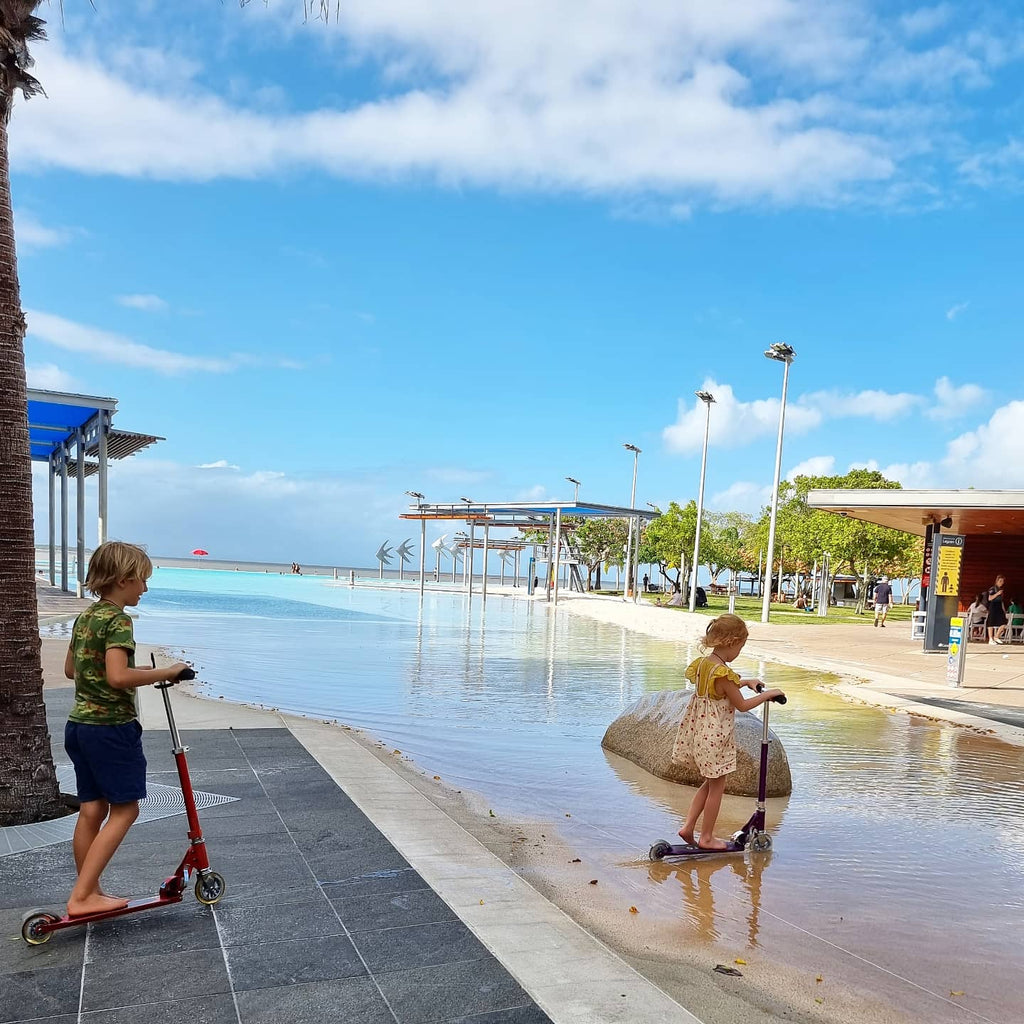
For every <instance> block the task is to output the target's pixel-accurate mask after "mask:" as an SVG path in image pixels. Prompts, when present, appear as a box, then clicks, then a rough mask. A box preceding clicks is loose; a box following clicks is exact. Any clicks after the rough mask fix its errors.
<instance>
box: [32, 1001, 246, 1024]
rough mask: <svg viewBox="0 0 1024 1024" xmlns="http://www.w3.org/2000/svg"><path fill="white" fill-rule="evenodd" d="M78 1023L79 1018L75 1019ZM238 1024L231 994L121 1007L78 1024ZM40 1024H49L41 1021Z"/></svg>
mask: <svg viewBox="0 0 1024 1024" xmlns="http://www.w3.org/2000/svg"><path fill="white" fill-rule="evenodd" d="M73 1019H74V1020H75V1021H76V1022H78V1018H77V1017H76V1018H73ZM141 1021H145V1024H238V1015H237V1013H236V1012H235V1001H234V999H233V998H232V997H231V995H230V993H219V994H217V995H202V996H190V997H188V998H186V999H175V1000H173V1001H171V1002H162V1003H144V1004H142V1005H138V1006H120V1007H117V1008H116V1009H111V1010H93V1011H92V1012H91V1013H83V1014H82V1019H81V1022H78V1024H140V1022H141ZM38 1024H49V1022H48V1021H39V1022H38Z"/></svg>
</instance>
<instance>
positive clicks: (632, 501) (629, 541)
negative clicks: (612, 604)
mask: <svg viewBox="0 0 1024 1024" xmlns="http://www.w3.org/2000/svg"><path fill="white" fill-rule="evenodd" d="M639 459H640V453H639V452H633V486H632V487H631V488H630V491H629V507H630V508H633V507H634V506H635V505H636V466H637V462H638V461H639ZM635 522H636V516H631V517H630V520H629V531H628V532H627V533H626V571H625V574H624V576H625V586H624V587H623V590H622V600H623V601H628V600H629V588H630V583H631V582H632V579H633V574H632V573H631V572H630V571H629V567H630V565H631V564H632V558H633V524H634V523H635Z"/></svg>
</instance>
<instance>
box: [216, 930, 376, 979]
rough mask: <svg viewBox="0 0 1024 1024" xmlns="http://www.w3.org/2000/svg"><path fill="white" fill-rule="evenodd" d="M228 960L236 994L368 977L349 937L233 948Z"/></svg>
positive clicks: (230, 947)
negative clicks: (283, 986)
mask: <svg viewBox="0 0 1024 1024" xmlns="http://www.w3.org/2000/svg"><path fill="white" fill-rule="evenodd" d="M227 957H228V966H229V967H230V969H231V984H232V986H233V988H234V990H235V992H246V991H249V990H250V989H261V988H278V987H279V986H282V985H301V984H305V983H307V982H313V981H330V980H332V979H335V978H354V977H357V976H358V975H361V974H363V975H364V974H366V968H365V967H364V966H363V962H362V961H361V960H360V959H359V954H358V953H357V952H356V950H355V947H354V946H353V945H352V942H351V940H350V939H349V938H348V936H347V935H326V936H316V937H314V938H302V939H287V940H284V941H281V942H252V943H248V944H246V945H241V946H229V947H228V949H227Z"/></svg>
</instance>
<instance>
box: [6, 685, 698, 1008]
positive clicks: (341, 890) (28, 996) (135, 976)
mask: <svg viewBox="0 0 1024 1024" xmlns="http://www.w3.org/2000/svg"><path fill="white" fill-rule="evenodd" d="M45 694H46V700H47V710H48V714H49V715H50V728H51V735H52V736H54V737H57V738H58V739H59V737H60V736H61V735H62V731H63V722H64V720H65V718H66V714H67V710H68V708H69V706H70V702H71V697H72V691H71V689H70V688H68V687H59V686H54V685H52V681H51V684H50V685H48V686H47V688H46V691H45ZM140 695H141V696H142V697H143V707H142V709H141V717H142V718H143V720H144V722H145V723H146V727H147V732H146V734H145V744H146V752H147V757H148V758H149V762H150V776H149V777H150V781H151V782H153V783H167V784H173V783H174V781H175V780H176V777H177V776H176V774H175V772H174V767H173V760H172V758H171V755H170V751H169V743H168V739H169V737H168V734H167V732H166V729H163V730H161V729H159V728H158V723H159V722H160V721H161V719H162V711H161V707H162V704H161V702H160V697H159V694H158V693H157V692H156V691H153V690H152V689H150V688H146V689H144V690H142V691H140ZM174 700H175V707H176V714H177V719H178V724H179V727H180V729H181V731H182V737H183V741H184V742H185V743H186V744H187V745H188V746H189V748H190V751H189V762H190V767H191V770H192V778H193V783H194V785H195V786H196V788H198V789H202V790H204V791H206V792H208V793H211V794H216V795H218V796H221V797H232V798H235V799H234V800H232V802H230V803H223V804H220V805H216V806H211V807H209V808H207V809H206V810H204V811H202V812H201V815H202V820H203V824H204V831H205V834H206V837H207V841H208V847H209V850H210V857H211V862H212V866H213V867H214V869H215V870H217V871H219V872H220V873H221V874H223V875H224V877H225V878H226V880H227V894H226V895H225V897H224V899H223V900H222V901H221V902H220V903H219V904H218V905H217V906H216V907H215V908H212V909H210V908H205V907H202V906H201V905H200V904H199V903H197V902H196V900H195V899H194V897H193V896H192V894H191V892H190V893H189V894H188V895H186V898H185V900H184V902H183V903H182V904H181V905H179V906H174V907H169V908H166V909H164V910H160V911H151V912H144V913H141V914H138V915H132V916H128V917H124V918H120V919H115V920H112V921H106V922H100V923H97V924H93V925H89V926H88V928H87V929H85V928H83V929H71V930H68V931H64V932H60V933H57V934H56V935H54V936H53V937H52V938H51V939H50V941H49V942H48V943H46V944H45V945H42V946H37V947H30V946H27V945H25V944H23V943H22V942H21V941H20V938H19V930H20V923H21V916H22V914H23V913H24V911H25V910H27V909H30V908H33V907H44V908H46V909H59V908H61V907H62V905H63V901H64V900H66V898H67V893H68V891H69V889H70V887H71V884H72V882H73V877H74V867H73V862H72V858H71V851H70V844H69V843H68V842H67V841H64V842H60V843H53V844H50V845H47V846H44V847H42V848H40V849H36V850H33V851H31V852H28V853H13V854H9V855H8V856H0V935H2V936H3V937H4V938H5V939H7V940H8V941H6V942H4V943H3V945H2V947H0V948H2V950H3V952H2V953H0V1022H26V1021H30V1020H31V1021H46V1022H47V1024H75V1022H79V1024H80V1022H85V1021H88V1022H95V1024H114V1022H117V1024H122V1022H133V1021H139V1020H142V1019H145V1020H146V1021H147V1024H165V1022H166V1024H171V1022H178V1021H182V1022H184V1021H188V1022H190V1024H195V1022H202V1024H220V1022H222V1021H223V1022H225V1024H249V1022H254V1024H255V1022H263V1021H267V1022H273V1024H289V1022H292V1021H295V1022H300V1021H301V1022H311V1021H339V1022H342V1021H359V1022H360V1024H376V1022H387V1024H421V1022H422V1024H426V1022H447V1024H542V1022H546V1021H554V1022H555V1024H563V1022H564V1024H605V1022H607V1024H648V1022H650V1024H655V1022H658V1024H675V1022H678V1024H699V1022H698V1021H697V1019H696V1018H695V1017H693V1016H692V1015H691V1014H689V1013H688V1012H687V1011H686V1010H685V1009H683V1008H682V1007H681V1006H680V1005H679V1004H678V1003H676V1002H675V1001H674V1000H672V999H671V998H669V997H668V996H667V995H666V994H665V993H664V992H662V991H661V990H660V989H658V988H657V987H656V986H654V985H653V984H651V983H650V982H648V981H647V980H646V979H644V978H642V977H641V976H640V975H639V974H637V973H636V972H635V971H633V970H632V968H630V967H629V966H628V965H627V964H626V963H625V962H624V961H622V960H621V959H620V958H619V957H617V956H616V955H615V954H614V953H612V952H611V951H610V950H608V949H607V948H606V947H605V946H603V945H602V944H601V943H599V942H598V941H597V940H595V939H594V938H593V937H592V936H590V935H589V934H588V933H586V932H584V931H583V930H582V929H581V928H579V926H577V925H576V924H575V923H574V922H573V921H571V920H570V919H569V918H568V917H567V916H566V915H565V914H563V913H562V912H561V911H559V910H558V909H557V908H556V907H554V906H553V905H552V904H550V903H549V902H548V901H547V900H545V899H544V898H543V897H541V896H540V895H539V894H538V893H537V892H536V891H535V890H534V889H532V888H531V887H530V886H529V885H527V884H526V883H525V882H524V881H523V880H522V879H521V878H519V876H518V875H516V874H515V872H514V871H512V870H511V869H510V868H508V867H507V866H506V865H504V864H503V863H502V862H501V861H500V860H498V859H497V858H496V857H494V856H493V855H492V854H491V853H490V852H489V851H487V850H486V849H485V848H484V847H483V846H482V845H480V844H479V843H478V842H477V841H476V840H475V839H474V838H473V837H472V836H470V835H469V834H468V833H466V832H465V831H464V830H463V829H462V828H461V827H460V826H459V825H458V824H457V823H456V822H454V821H453V820H451V819H450V818H449V817H448V816H447V815H445V814H444V812H443V811H441V810H439V809H438V808H437V807H436V806H435V805H434V804H433V803H431V802H430V801H429V800H427V799H426V797H425V796H423V795H422V794H420V793H419V792H418V790H416V789H415V788H414V787H413V786H411V785H410V784H409V783H408V782H406V781H405V780H404V779H403V778H402V777H401V776H399V775H398V774H397V773H396V772H395V771H393V770H392V769H391V768H389V767H388V766H387V765H386V764H384V763H382V762H381V761H380V760H378V759H377V758H375V757H374V756H373V755H372V754H371V753H370V752H369V751H368V750H367V749H366V748H364V747H363V746H361V745H360V744H359V743H357V742H356V741H355V740H353V739H351V738H350V737H348V736H347V735H346V734H345V732H344V731H343V730H340V729H337V728H333V727H328V726H325V725H321V724H317V723H315V722H310V721H307V720H305V719H295V718H288V719H285V718H283V717H281V716H278V715H275V714H272V713H268V712H258V711H254V710H251V709H246V708H239V707H237V706H235V705H229V704H221V703H219V702H212V701H208V700H202V699H198V698H189V697H187V696H185V695H184V694H178V693H175V694H174ZM200 723H201V724H200ZM197 726H198V727H197ZM55 748H56V749H55V757H56V759H57V760H58V761H60V760H64V759H65V758H64V755H63V751H62V750H61V749H60V747H59V743H56V744H55ZM185 842H186V837H185V827H184V818H183V817H182V816H181V815H180V814H177V815H174V816H170V817H163V818H160V819H158V820H150V821H140V822H138V823H136V825H135V826H133V828H132V831H131V832H130V833H129V836H128V838H127V840H126V841H125V843H124V844H123V846H122V848H121V849H120V850H119V851H118V853H117V856H116V857H115V859H114V861H113V862H112V864H111V867H110V868H109V869H108V872H107V874H106V875H105V876H104V879H105V883H106V885H107V887H108V890H109V891H111V892H123V893H125V894H131V895H143V894H146V893H149V892H152V891H153V890H154V889H155V888H156V886H157V885H158V883H159V882H160V881H162V879H163V878H164V877H165V876H166V875H167V874H169V873H171V871H173V868H174V865H175V864H176V863H177V861H178V859H179V858H180V856H181V854H182V853H183V852H184V847H185Z"/></svg>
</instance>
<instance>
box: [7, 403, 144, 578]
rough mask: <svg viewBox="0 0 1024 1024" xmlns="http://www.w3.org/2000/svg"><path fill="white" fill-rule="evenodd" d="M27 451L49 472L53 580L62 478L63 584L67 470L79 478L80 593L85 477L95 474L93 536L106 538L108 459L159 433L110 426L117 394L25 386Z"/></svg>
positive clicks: (65, 572)
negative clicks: (96, 497)
mask: <svg viewBox="0 0 1024 1024" xmlns="http://www.w3.org/2000/svg"><path fill="white" fill-rule="evenodd" d="M27 397H28V436H29V457H30V458H31V459H32V461H33V462H45V463H47V465H48V469H49V472H48V474H47V476H48V484H49V500H50V506H49V530H50V537H49V539H50V583H51V584H53V585H56V582H57V580H56V574H57V569H56V507H55V502H56V497H55V486H56V481H57V480H58V479H59V480H60V513H61V589H63V590H65V591H66V590H68V536H67V534H68V493H67V492H68V487H67V481H68V476H69V475H70V476H73V477H74V479H75V481H76V484H77V488H76V490H77V493H76V499H77V500H76V505H77V517H76V518H77V533H78V536H77V541H78V577H79V584H78V590H79V596H80V597H81V596H82V582H81V580H82V577H83V576H84V573H83V571H82V569H83V566H84V562H85V521H84V520H85V480H86V478H87V477H90V476H98V477H99V484H98V490H99V502H98V504H99V508H98V515H97V531H96V532H97V540H98V542H99V543H101V544H102V543H103V541H104V540H106V522H107V463H108V461H109V460H110V459H124V458H127V457H128V456H129V455H134V454H135V453H136V452H139V451H142V449H143V448H148V447H149V446H150V445H151V444H155V443H156V442H157V441H162V440H163V438H162V437H158V436H157V435H155V434H139V433H135V432H133V431H127V430H114V429H113V427H112V426H111V421H112V419H113V417H114V413H115V412H116V411H117V399H114V398H104V397H99V396H96V395H77V394H69V393H66V392H62V391H40V390H37V389H34V388H30V389H29V390H28V396H27Z"/></svg>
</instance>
